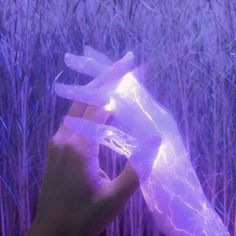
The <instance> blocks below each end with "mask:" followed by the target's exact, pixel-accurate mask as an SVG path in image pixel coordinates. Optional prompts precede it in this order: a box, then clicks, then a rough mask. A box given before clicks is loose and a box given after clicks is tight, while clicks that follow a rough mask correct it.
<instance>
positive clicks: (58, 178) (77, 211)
mask: <svg viewBox="0 0 236 236" xmlns="http://www.w3.org/2000/svg"><path fill="white" fill-rule="evenodd" d="M131 64H132V61H131V60H126V58H123V61H122V60H120V61H119V62H117V63H116V64H114V65H113V68H112V69H111V70H110V72H109V73H108V74H107V75H106V76H104V75H103V76H104V77H103V78H105V79H106V80H105V79H104V81H109V79H110V78H111V79H116V78H118V77H119V76H120V75H121V74H122V73H125V72H124V71H125V70H127V69H130V66H131ZM111 75H112V76H111ZM96 83H97V84H96ZM96 83H95V82H93V85H92V86H95V87H96V86H99V83H102V81H101V78H99V80H96ZM90 86H91V84H90ZM68 116H69V117H76V118H81V119H84V120H89V121H91V122H96V123H99V124H103V123H105V122H106V120H107V118H108V116H109V114H108V113H107V112H105V111H104V110H101V109H98V108H97V107H94V106H87V105H86V104H85V103H81V102H75V103H73V104H72V106H71V108H70V110H69V112H68ZM98 152H99V145H98V142H97V141H96V140H92V139H88V138H87V137H85V136H84V135H83V134H80V133H79V132H74V130H72V129H69V128H68V127H67V126H66V125H65V124H64V123H63V125H62V126H61V127H60V128H59V130H58V131H57V133H56V134H55V135H54V137H53V138H52V140H51V142H50V144H49V149H48V160H47V168H46V173H45V178H44V182H43V187H42V191H41V194H40V199H39V203H38V208H37V213H36V217H35V219H34V222H33V224H32V227H31V229H30V231H29V233H28V235H34V236H37V235H44V236H47V235H50V236H52V235H83V236H85V235H95V234H96V233H98V232H99V231H101V230H102V229H103V228H104V227H105V226H106V225H107V224H108V223H109V222H110V221H111V220H112V219H113V218H114V217H115V216H116V215H117V214H118V213H119V212H120V210H121V209H122V208H123V207H124V205H125V203H126V202H127V201H128V199H129V197H130V196H131V195H132V193H133V192H134V191H135V190H136V189H137V187H138V179H137V176H136V174H135V172H134V171H133V169H132V167H131V166H130V164H129V163H127V165H126V166H125V169H124V170H123V171H122V173H121V174H120V175H119V176H118V177H117V178H115V179H114V180H112V181H111V180H109V178H108V177H107V175H106V174H105V173H104V172H103V171H102V170H101V169H100V167H99V163H98V159H97V157H98Z"/></svg>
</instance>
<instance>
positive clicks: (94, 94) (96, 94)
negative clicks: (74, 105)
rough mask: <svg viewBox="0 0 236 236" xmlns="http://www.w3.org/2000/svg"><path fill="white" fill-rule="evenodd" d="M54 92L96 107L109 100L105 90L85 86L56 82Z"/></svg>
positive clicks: (103, 104)
mask: <svg viewBox="0 0 236 236" xmlns="http://www.w3.org/2000/svg"><path fill="white" fill-rule="evenodd" d="M55 92H56V94H57V95H58V96H61V97H64V98H67V99H70V100H74V101H78V102H82V103H86V104H89V105H92V106H97V107H103V106H105V105H106V104H107V103H109V101H110V98H109V96H108V93H107V92H106V91H104V90H102V89H101V90H99V89H96V88H89V87H86V86H79V85H66V84H62V83H56V84H55ZM81 109H82V110H83V108H81Z"/></svg>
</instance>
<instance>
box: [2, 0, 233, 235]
mask: <svg viewBox="0 0 236 236" xmlns="http://www.w3.org/2000/svg"><path fill="white" fill-rule="evenodd" d="M235 19H236V11H235V1H233V0H224V1H213V0H212V1H207V0H197V1H196V0H189V1H184V0H182V1H174V0H169V1H161V0H142V1H137V0H98V1H96V0H86V1H76V0H75V1H71V0H57V1H55V0H51V1H34V0H31V1H24V0H22V1H19V0H16V1H0V235H2V236H16V235H17V236H24V235H25V232H26V231H27V229H28V228H29V226H30V225H31V223H32V220H33V218H34V216H35V211H36V206H37V202H38V196H39V193H40V191H41V186H42V179H43V176H44V170H45V163H46V161H47V147H48V142H49V140H50V139H51V138H52V136H53V135H54V134H55V132H56V130H57V129H58V127H59V125H60V123H61V120H62V117H63V115H65V114H66V112H67V111H68V107H69V103H68V101H67V100H66V99H61V98H59V97H57V96H56V95H55V93H54V92H53V91H54V85H55V81H56V82H60V83H61V85H64V84H67V85H69V84H73V85H71V89H73V90H74V89H78V90H80V91H83V93H84V95H86V96H87V97H86V98H85V100H86V101H88V99H91V102H93V99H92V97H91V96H89V94H88V93H87V91H88V92H89V91H90V92H91V93H92V95H93V96H95V95H96V96H98V98H100V97H101V96H100V94H101V92H102V91H100V90H98V91H97V90H96V89H95V87H96V86H95V87H94V85H93V84H92V83H91V84H90V86H91V88H89V89H88V90H87V91H85V87H83V86H82V85H84V84H86V83H87V81H88V80H90V79H91V78H90V77H85V76H83V75H81V74H78V73H75V72H73V71H72V70H69V69H68V68H67V67H66V66H65V63H66V65H67V66H69V67H71V68H72V69H76V68H77V65H75V64H76V63H78V61H77V60H78V57H74V58H73V57H71V55H73V54H77V55H81V53H82V50H83V49H84V48H85V50H84V54H86V57H81V58H79V62H80V65H83V64H86V61H87V59H86V58H87V57H88V58H90V62H94V61H93V60H91V58H93V53H94V52H93V53H91V51H90V48H89V47H86V46H85V45H92V46H93V47H94V48H96V49H98V50H99V51H101V52H103V53H104V54H105V55H109V57H110V58H112V61H111V60H110V59H109V58H107V57H106V56H104V55H103V54H101V53H98V52H97V54H96V56H97V57H99V58H100V61H99V63H98V62H96V63H95V62H94V63H93V67H92V69H91V67H89V68H90V69H91V71H90V73H88V68H86V66H85V67H84V68H83V69H82V68H80V69H79V72H80V73H82V72H83V71H85V72H86V74H89V76H94V73H95V72H96V71H97V69H98V68H99V69H100V68H101V66H103V73H102V74H101V75H100V80H101V81H102V80H103V78H104V74H106V73H110V71H109V68H110V66H111V65H112V64H113V61H116V60H118V59H119V58H121V57H122V56H123V55H125V53H126V52H128V51H132V52H133V53H134V55H135V64H136V65H143V64H145V63H148V65H150V67H149V70H148V71H147V73H146V72H145V76H140V79H139V80H138V82H139V83H140V84H142V85H145V87H146V89H147V91H148V93H149V94H151V95H152V97H151V99H152V101H151V102H152V103H155V110H157V111H158V112H159V113H161V112H164V113H165V110H164V109H163V107H162V106H159V105H160V104H163V105H164V107H165V108H167V109H168V114H169V111H171V112H170V114H172V115H173V116H172V117H173V118H174V123H175V121H176V123H177V124H178V128H179V130H177V131H178V132H176V135H171V134H170V135H168V136H167V137H166V138H163V139H162V146H161V148H160V150H159V154H158V155H159V157H160V158H159V159H156V162H155V168H158V173H159V174H157V176H154V175H151V176H150V177H149V178H150V179H151V178H153V179H154V180H156V178H157V179H158V181H159V183H160V181H161V182H167V183H168V184H166V188H164V187H163V188H161V185H158V186H159V187H158V188H156V186H155V185H156V184H157V182H156V181H155V182H154V183H152V184H153V186H152V185H148V186H145V182H143V186H142V190H143V193H144V196H145V199H146V201H147V202H152V203H153V204H149V208H150V209H151V210H152V212H153V214H154V217H153V214H150V211H149V210H148V209H147V204H146V202H145V201H144V199H143V193H142V192H141V191H138V192H137V193H136V194H135V195H134V196H133V197H132V198H131V199H130V201H129V203H128V204H127V207H126V208H125V210H124V211H123V212H122V214H121V215H120V216H118V217H117V218H116V219H115V220H114V221H113V222H112V224H111V225H110V226H109V227H108V228H107V229H106V230H105V231H104V232H103V233H102V234H101V236H111V235H114V236H126V235H127V236H163V234H162V233H161V231H160V228H163V229H164V226H165V221H164V217H162V216H161V215H162V212H167V213H166V214H165V215H166V216H169V215H171V212H170V211H169V209H168V207H166V208H164V206H166V202H167V201H169V200H168V198H170V194H169V192H168V190H169V189H174V190H173V191H176V193H177V191H178V189H176V188H174V187H176V186H177V185H175V186H172V185H171V183H172V182H171V181H169V180H172V179H174V180H175V181H178V178H177V176H173V173H175V172H174V171H176V172H177V173H178V174H179V175H181V176H182V175H183V174H185V175H187V174H188V172H187V171H186V169H187V170H191V172H190V176H192V178H191V177H189V176H186V178H184V179H188V178H190V179H191V180H190V182H191V183H192V182H193V183H194V186H199V182H200V184H201V189H202V190H203V191H204V193H205V196H206V197H207V199H208V200H209V202H210V206H209V204H206V205H205V197H204V195H201V194H200V193H201V191H202V190H201V189H200V190H199V191H197V192H198V193H199V194H200V195H201V196H199V197H200V198H201V197H202V198H203V202H204V204H200V201H199V199H197V202H196V207H199V208H201V209H203V213H204V215H207V214H208V213H207V212H206V211H205V208H206V209H213V208H214V211H215V212H216V213H217V215H219V217H220V218H221V220H222V222H223V223H224V225H225V227H226V228H227V230H228V231H229V233H230V235H232V236H235V235H236V197H235V196H236V178H235V176H236V158H235V157H236V136H235V134H236V115H235V114H236V102H235V100H236V76H235V74H236V67H235V65H236V43H235V38H236V21H235ZM65 52H70V53H69V54H67V55H66V56H65V62H64V54H65ZM72 59H73V60H72ZM104 65H105V66H104ZM90 66H91V64H90ZM129 67H130V68H126V69H127V71H132V69H133V65H129ZM96 73H97V72H96ZM120 76H123V75H120ZM74 84H77V85H78V87H77V88H75V87H74ZM80 86H81V87H80ZM123 88H124V86H121V87H120V92H122V91H123V93H124V92H125V89H123ZM61 89H62V92H63V90H64V87H61ZM81 89H83V90H81ZM139 89H141V90H143V88H142V87H140V88H139ZM96 91H97V93H96ZM105 91H107V89H105ZM110 91H112V90H109V91H108V92H110ZM64 92H65V90H64ZM78 94H79V93H78ZM140 94H141V95H142V96H141V100H140V99H139V97H137V96H136V98H138V100H136V102H135V101H134V102H133V100H132V102H131V98H129V97H127V99H129V101H130V103H129V104H136V105H137V104H138V103H140V102H141V106H142V107H143V108H146V107H149V106H150V104H149V102H148V103H147V104H145V99H143V95H144V94H142V92H140ZM108 95H109V96H108V97H107V98H106V97H104V100H102V101H101V104H99V106H105V109H107V110H109V111H111V110H113V111H114V109H118V110H120V112H119V114H120V116H121V115H122V110H121V108H122V107H123V105H124V104H123V103H122V101H123V100H121V101H120V102H119V100H117V97H114V98H111V94H108ZM69 96H70V94H68V97H67V98H70V97H69ZM78 96H79V95H78ZM148 96H149V95H148ZM134 98H135V96H133V97H132V99H134ZM148 99H149V98H148ZM156 101H158V102H159V103H160V104H159V103H157V102H156ZM143 102H144V103H143ZM136 108H137V109H139V110H140V109H141V108H140V107H139V106H138V105H137V106H136V107H135V109H136ZM158 109H159V110H158ZM114 112H115V111H114ZM145 112H146V114H152V113H153V112H154V109H153V107H151V108H150V110H147V111H146V110H145ZM145 112H143V114H145ZM123 115H124V117H125V113H124V114H123ZM123 115H122V116H123ZM128 115H129V114H128ZM163 116H164V114H163ZM149 118H150V117H149ZM149 118H148V116H147V115H146V116H143V117H142V122H146V121H147V120H149V122H147V127H154V124H153V123H152V121H151V120H150V119H149ZM151 118H152V119H153V120H154V123H155V124H157V127H158V128H160V129H161V130H162V129H163V127H166V130H165V132H164V133H168V132H169V131H168V129H170V131H171V130H172V129H173V126H168V125H167V124H169V123H170V122H169V121H168V120H166V119H160V120H158V121H157V120H156V119H157V118H156V116H151ZM124 119H125V118H124ZM127 122H130V124H127V126H125V125H123V126H122V125H121V124H120V123H119V122H117V121H116V120H112V121H111V124H115V125H114V126H116V127H118V128H120V129H121V130H125V131H126V132H127V133H128V134H132V135H127V133H124V132H121V131H120V129H115V131H114V129H108V130H106V129H105V131H107V132H106V133H105V134H104V133H103V134H104V136H102V137H107V136H108V137H109V139H105V138H101V139H100V141H99V142H101V143H103V144H104V145H108V146H109V145H110V146H109V147H110V148H112V149H113V150H115V151H116V152H119V153H120V154H122V155H125V156H130V155H131V153H132V152H133V150H134V149H135V148H136V146H137V145H139V142H138V143H137V140H139V139H140V138H142V137H141V135H140V133H143V132H145V130H146V127H145V128H144V129H142V130H140V133H139V132H137V129H133V130H132V127H133V126H135V125H137V123H136V124H135V119H133V120H130V119H127ZM68 124H72V121H71V120H70V122H68ZM76 124H77V122H76ZM90 126H91V124H90ZM100 128H101V127H99V132H100V134H101V133H102V131H104V129H100ZM148 129H149V128H148ZM158 132H160V130H159V131H158ZM169 133H171V132H169ZM115 137H116V138H115ZM117 137H122V138H121V139H119V142H117V141H116V140H117ZM134 137H137V138H134ZM177 137H179V138H181V141H180V143H179V142H177V143H173V140H174V139H175V140H176V138H177ZM182 139H183V140H182ZM111 140H113V141H114V142H112V143H110V141H111ZM124 140H125V142H124ZM127 140H128V141H127ZM182 143H184V144H182ZM170 145H173V147H172V148H171V149H168V148H167V147H170ZM121 147H122V148H121ZM185 147H186V150H187V151H186V152H184V153H181V152H182V151H183V150H184V148H185ZM177 149H178V150H177ZM100 151H101V153H100V154H101V155H100V157H99V163H100V165H101V167H102V168H103V169H104V171H105V172H107V173H108V175H109V177H110V178H112V179H113V178H115V177H116V176H117V175H118V174H119V173H120V172H121V170H122V169H123V167H124V164H125V161H126V160H125V159H124V158H121V157H120V156H119V155H117V154H116V152H111V151H110V150H109V149H107V148H104V147H102V148H101V150H100ZM176 153H178V154H176ZM167 154H168V155H167ZM185 154H186V155H187V160H186V158H185V159H184V155H185ZM118 157H119V158H118ZM167 157H168V158H167ZM189 159H191V163H190V161H189ZM179 161H183V165H182V167H183V169H181V168H180V169H178V168H177V165H178V164H179ZM167 163H171V164H167ZM170 167H171V168H170ZM173 169H174V170H173ZM193 170H194V171H193ZM171 173H172V174H171ZM195 173H196V174H195ZM196 175H197V177H198V179H199V181H198V179H197V178H196ZM178 184H179V185H178V186H179V189H180V190H181V193H180V194H181V196H182V195H183V192H186V193H187V192H188V191H187V190H186V189H185V186H188V183H186V184H184V185H183V186H182V185H181V183H179V182H178ZM150 188H151V190H150ZM188 189H191V187H189V188H188ZM157 190H158V191H157ZM192 190H193V191H195V190H194V189H192ZM149 191H150V192H151V194H149V195H148V196H147V195H145V192H149ZM153 196H155V198H156V197H157V196H158V202H156V199H155V198H152V197H153ZM188 197H189V196H186V199H188ZM194 197H195V196H194ZM196 197H197V195H196ZM194 199H195V198H194ZM194 199H192V200H194ZM154 203H155V204H154ZM157 203H159V205H157ZM180 203H181V204H179V202H178V198H174V199H173V201H172V205H170V207H174V206H175V208H181V207H183V205H182V203H183V201H181V202H180ZM192 204H193V203H192ZM193 205H194V204H193ZM181 209H183V208H181ZM179 211H181V210H178V214H179ZM204 211H205V212H204ZM172 213H173V218H174V219H175V222H174V223H175V224H176V225H181V226H182V227H185V225H184V224H185V223H186V222H187V221H181V219H183V217H177V215H176V212H172ZM203 213H202V214H203ZM182 214H183V215H184V214H189V213H188V212H187V208H186V211H181V215H182ZM210 215H212V216H215V213H214V212H212V211H211V210H210ZM153 218H156V219H159V218H160V219H163V224H164V226H163V224H160V225H158V223H157V224H156V221H154V220H153ZM198 220H199V221H198V222H199V224H200V223H202V222H203V221H204V219H203V218H201V219H199V218H198ZM210 220H211V219H210V218H208V221H210ZM214 220H216V221H217V217H215V218H214V219H213V221H214ZM157 221H159V220H157ZM166 221H167V222H169V221H170V219H168V218H167V219H166ZM160 222H161V220H160V221H159V223H160ZM188 223H189V222H188ZM166 225H168V226H169V225H170V224H169V223H166ZM189 225H190V226H193V225H194V223H192V222H191V223H189ZM220 225H221V223H220ZM172 226H173V227H172V228H173V229H174V225H172ZM209 229H210V228H209ZM164 230H165V229H164ZM165 236H168V235H165Z"/></svg>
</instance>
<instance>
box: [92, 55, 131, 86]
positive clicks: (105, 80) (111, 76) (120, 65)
mask: <svg viewBox="0 0 236 236" xmlns="http://www.w3.org/2000/svg"><path fill="white" fill-rule="evenodd" d="M133 68H134V55H133V53H132V52H128V53H127V54H126V55H125V56H124V57H123V58H122V59H120V60H119V61H117V62H116V63H115V64H113V66H112V67H111V69H110V70H109V71H108V70H107V71H106V73H103V74H101V75H100V76H99V77H97V78H95V79H94V80H93V81H91V82H90V83H89V84H88V86H91V87H100V86H103V85H104V84H105V85H106V86H109V85H110V84H112V83H114V82H116V81H118V80H119V79H121V78H122V77H123V76H124V75H125V74H126V73H127V72H129V71H131V70H132V69H133Z"/></svg>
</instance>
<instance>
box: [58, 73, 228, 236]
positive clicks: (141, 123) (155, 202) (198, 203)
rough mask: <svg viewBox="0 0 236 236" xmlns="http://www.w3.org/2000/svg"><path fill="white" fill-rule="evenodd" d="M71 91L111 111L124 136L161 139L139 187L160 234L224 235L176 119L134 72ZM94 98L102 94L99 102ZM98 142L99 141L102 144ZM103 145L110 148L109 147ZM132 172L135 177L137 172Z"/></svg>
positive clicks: (119, 138)
mask: <svg viewBox="0 0 236 236" xmlns="http://www.w3.org/2000/svg"><path fill="white" fill-rule="evenodd" d="M60 86H61V85H59V86H58V94H59V95H61V96H64V97H66V96H65V95H64V92H65V91H67V89H68V88H67V87H66V86H64V85H62V86H61V88H64V91H62V90H61V91H60ZM70 88H72V89H74V91H72V92H71V93H70V96H68V98H70V99H75V100H77V101H80V100H81V99H84V101H88V103H89V104H92V105H95V106H97V107H103V108H105V109H107V110H109V111H112V112H113V114H114V115H115V116H116V117H117V118H118V119H119V120H120V121H121V123H122V124H123V125H124V126H125V129H126V131H127V133H129V134H130V135H132V137H133V138H135V139H136V140H138V141H139V142H140V141H141V143H144V140H146V139H147V138H149V137H152V136H160V137H161V138H162V143H161V146H160V149H159V152H158V153H157V154H156V155H150V156H153V157H152V158H151V159H150V160H152V161H153V160H154V163H153V162H151V166H152V171H151V173H149V176H148V180H147V181H144V182H142V183H141V188H142V192H143V194H144V198H145V200H146V202H147V204H148V206H149V209H150V210H151V211H152V212H153V214H154V216H155V218H156V219H157V221H158V223H159V225H160V228H161V229H162V230H163V232H164V233H166V234H168V235H175V236H176V235H181V236H183V235H207V236H208V235H209V236H211V235H219V236H221V235H227V236H228V235H229V234H228V232H227V229H226V228H225V226H224V225H223V223H222V222H221V220H220V218H219V216H218V215H217V214H216V213H215V211H214V209H213V208H212V207H211V205H210V203H209V201H208V200H207V198H206V196H205V195H204V192H203V190H202V188H201V185H200V182H199V180H198V178H197V176H196V173H195V170H194V168H193V166H192V165H191V161H190V158H189V155H188V152H187V150H186V148H185V146H184V144H183V141H182V138H181V135H180V133H179V131H178V128H177V124H176V122H175V120H174V119H173V117H172V115H171V114H170V113H169V112H168V111H167V110H166V109H164V108H163V107H162V106H161V105H160V104H158V102H156V101H155V100H154V99H152V98H151V96H150V95H149V94H148V93H147V91H146V90H145V89H144V88H143V87H142V86H141V85H140V84H139V83H138V81H137V76H135V73H133V72H132V73H127V74H126V75H125V76H123V77H122V78H121V79H120V80H118V81H116V82H115V83H111V84H110V85H109V86H108V87H105V88H104V89H103V88H101V89H99V90H97V89H92V90H91V89H89V90H86V89H84V88H83V87H75V88H74V87H73V86H72V87H70ZM99 94H102V98H100V97H101V96H99ZM78 123H79V121H78ZM96 130H99V127H96ZM85 133H86V132H85ZM108 136H109V135H108ZM102 137H103V140H105V139H106V135H104V136H102ZM103 140H101V141H100V142H101V143H102V142H104V141H103ZM111 140H112V141H113V140H114V141H116V142H118V143H119V142H120V143H122V144H123V143H125V142H126V140H128V142H127V145H121V146H120V150H121V151H122V148H123V147H124V146H125V147H126V146H128V144H129V141H130V139H129V138H128V139H127V138H126V137H123V135H119V134H118V135H114V136H113V137H111ZM104 143H106V142H104ZM131 143H133V142H131ZM107 146H110V147H111V148H112V146H111V145H109V143H108V145H107ZM137 146H139V145H137ZM137 146H135V147H137ZM113 149H114V150H115V148H113ZM132 150H133V151H134V152H131V153H135V150H136V148H133V149H132V148H131V151H132ZM154 153H155V152H154ZM127 156H129V154H127ZM134 156H135V155H134ZM137 156H139V155H137ZM141 156H142V155H141ZM131 157H132V155H131ZM131 159H132V158H131ZM137 160H140V159H139V158H137ZM131 163H132V162H131ZM138 163H141V162H138ZM134 166H138V165H137V164H134ZM148 166H150V165H148ZM143 169H145V165H143ZM136 172H137V173H138V171H137V170H136ZM139 177H140V176H139ZM179 212H181V215H180V214H179ZM192 222H195V223H194V224H193V223H192Z"/></svg>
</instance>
